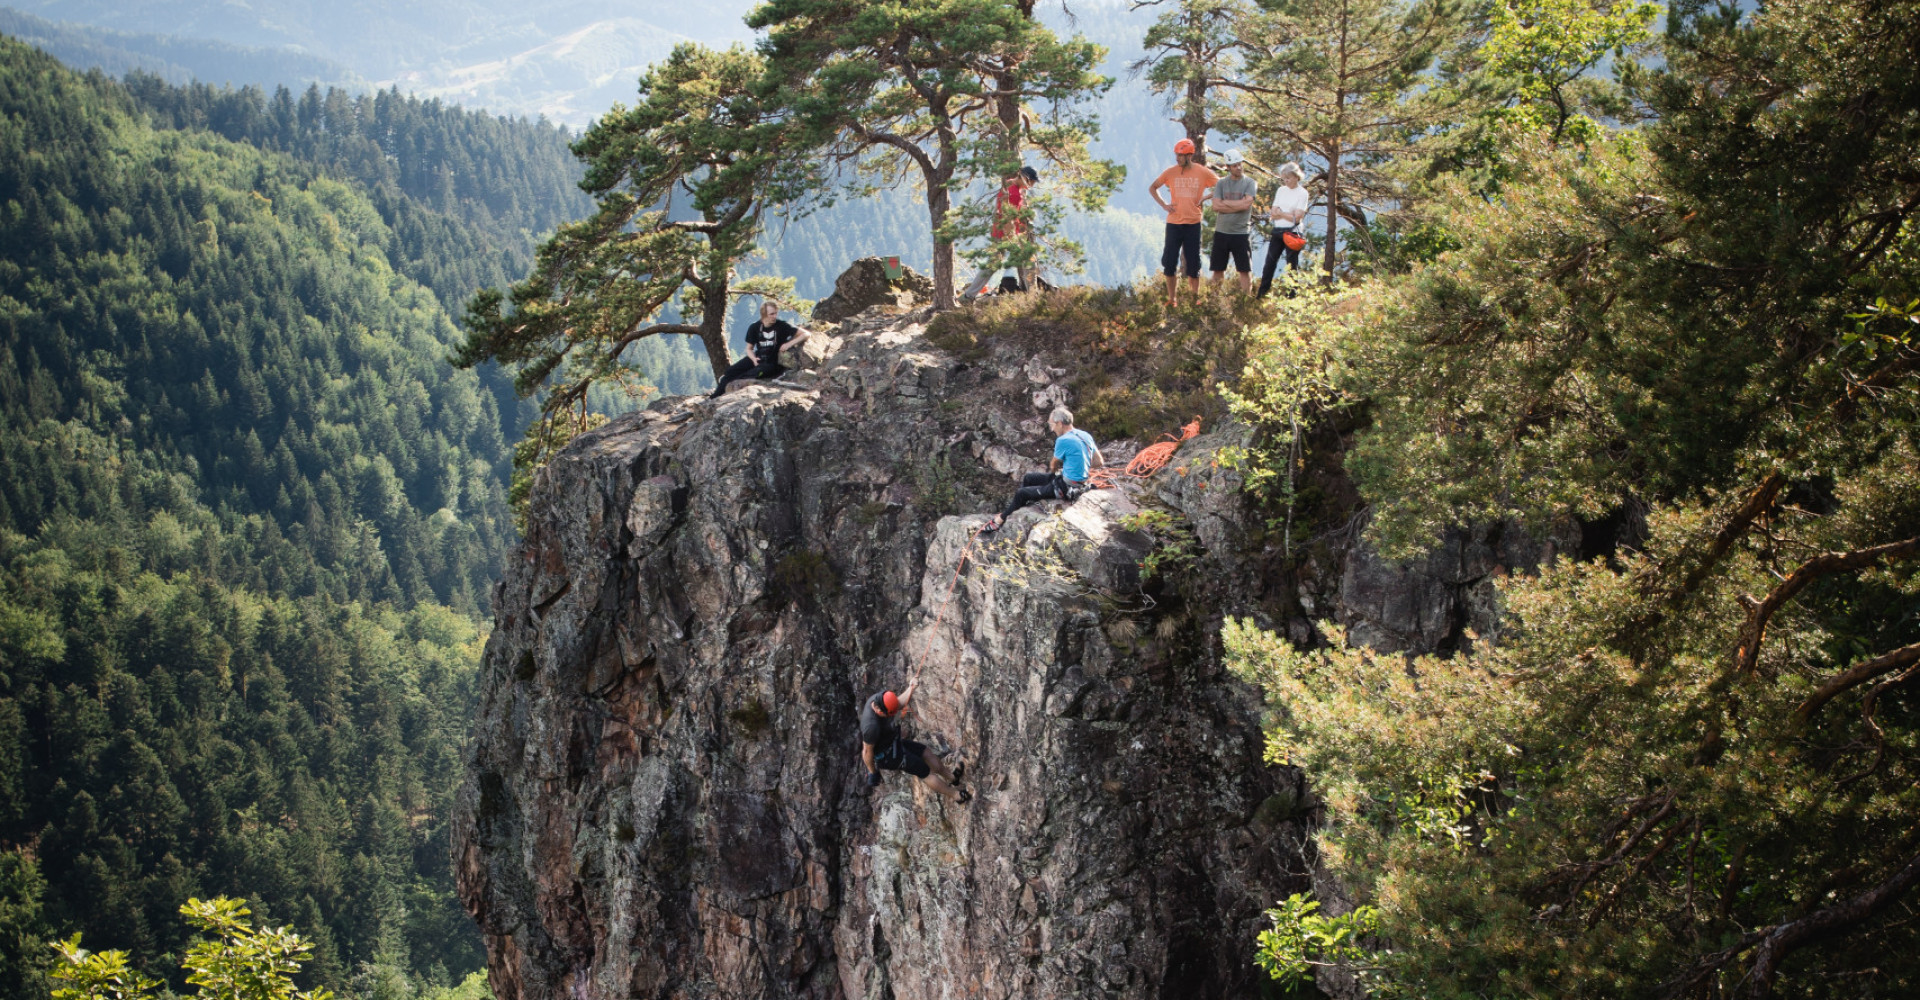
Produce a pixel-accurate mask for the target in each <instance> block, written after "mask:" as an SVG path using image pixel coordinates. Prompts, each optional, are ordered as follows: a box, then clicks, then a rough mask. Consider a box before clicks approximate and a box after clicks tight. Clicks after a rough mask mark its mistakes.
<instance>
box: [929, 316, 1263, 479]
mask: <svg viewBox="0 0 1920 1000" xmlns="http://www.w3.org/2000/svg"><path fill="white" fill-rule="evenodd" d="M1263 318H1265V309H1264V308H1263V306H1262V305H1261V304H1260V303H1259V302H1257V301H1255V300H1251V299H1243V298H1241V297H1239V295H1237V294H1235V293H1227V294H1225V295H1222V296H1219V297H1217V298H1216V297H1213V296H1209V295H1203V296H1202V297H1201V300H1200V301H1199V302H1198V303H1195V304H1193V305H1187V306H1182V307H1180V308H1179V309H1177V310H1175V311H1173V312H1172V313H1171V314H1169V312H1168V310H1167V308H1166V306H1165V305H1164V304H1163V303H1162V302H1161V299H1160V290H1159V286H1158V284H1157V283H1156V284H1145V283H1143V284H1141V285H1139V286H1136V287H1132V288H1087V287H1081V288H1063V289H1058V290H1056V291H1052V292H1045V293H1035V294H1025V295H1006V296H994V297H992V298H990V299H987V300H983V301H981V302H979V303H976V304H974V305H972V306H968V307H964V308H960V309H955V310H952V311H950V312H946V313H942V314H941V315H939V316H937V317H935V318H934V320H933V322H932V323H931V324H930V325H929V326H928V328H927V336H928V339H929V340H930V341H932V342H933V343H934V345H935V346H938V347H940V348H942V349H944V350H947V351H949V352H951V353H953V354H955V355H957V356H958V357H960V358H962V359H963V360H968V361H982V360H985V359H987V358H989V357H998V358H1001V359H1016V360H1017V359H1024V358H1027V357H1032V356H1041V357H1045V358H1047V359H1048V360H1049V361H1051V362H1052V363H1053V364H1055V365H1056V366H1059V367H1064V368H1067V369H1068V370H1069V371H1070V372H1072V374H1071V375H1069V376H1068V377H1067V379H1066V382H1067V385H1068V388H1070V389H1072V390H1073V396H1074V401H1075V402H1074V413H1075V415H1076V416H1077V418H1078V422H1079V423H1080V424H1081V425H1082V426H1086V427H1099V428H1100V429H1101V436H1102V437H1103V438H1116V439H1117V438H1132V439H1134V440H1137V441H1142V442H1146V441H1152V440H1154V439H1156V438H1158V437H1159V436H1160V435H1161V434H1163V433H1166V432H1168V431H1171V430H1173V429H1175V428H1177V427H1178V426H1179V425H1180V424H1182V423H1185V422H1186V421H1188V420H1191V419H1193V418H1194V417H1195V416H1199V417H1201V418H1202V419H1203V420H1204V421H1206V424H1207V425H1208V426H1212V425H1213V424H1214V423H1216V422H1218V420H1219V418H1221V417H1223V416H1224V415H1225V405H1224V404H1223V403H1222V402H1221V400H1220V392H1219V390H1220V386H1221V385H1222V384H1223V383H1229V382H1232V381H1234V380H1235V379H1238V378H1239V376H1240V370H1241V367H1242V365H1243V364H1244V363H1245V360H1246V351H1245V346H1244V343H1243V341H1242V338H1241V337H1240V331H1241V330H1243V329H1245V328H1246V327H1247V326H1248V325H1249V324H1252V323H1257V322H1259V321H1260V320H1261V319H1263Z"/></svg>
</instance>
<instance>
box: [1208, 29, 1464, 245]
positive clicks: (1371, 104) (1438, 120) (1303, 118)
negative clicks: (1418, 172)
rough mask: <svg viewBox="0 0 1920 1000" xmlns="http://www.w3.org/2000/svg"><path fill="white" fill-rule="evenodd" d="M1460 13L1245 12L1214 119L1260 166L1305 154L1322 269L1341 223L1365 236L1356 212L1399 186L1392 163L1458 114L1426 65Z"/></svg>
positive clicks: (1447, 44)
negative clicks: (1318, 218) (1225, 95)
mask: <svg viewBox="0 0 1920 1000" xmlns="http://www.w3.org/2000/svg"><path fill="white" fill-rule="evenodd" d="M1461 16H1462V11H1461V5H1460V4H1458V3H1455V2H1453V0H1268V2H1266V3H1263V4H1261V6H1260V8H1259V10H1258V11H1257V12H1256V13H1254V14H1253V15H1251V16H1249V17H1247V18H1244V19H1243V20H1242V23H1241V27H1240V45H1241V51H1242V55H1241V64H1242V67H1243V69H1242V72H1241V73H1240V74H1237V75H1235V77H1233V78H1232V79H1230V80H1228V81H1227V82H1226V83H1225V84H1224V86H1225V87H1226V88H1228V89H1231V90H1233V91H1234V92H1235V93H1234V98H1233V103H1232V106H1231V108H1230V109H1229V110H1228V111H1226V112H1224V113H1223V114H1221V115H1220V116H1218V121H1219V123H1220V125H1221V127H1222V128H1223V129H1225V130H1226V131H1228V132H1230V133H1233V134H1236V135H1242V136H1245V137H1246V139H1247V141H1248V143H1249V147H1250V149H1251V150H1252V151H1253V153H1254V154H1255V158H1256V159H1258V160H1261V161H1262V162H1267V163H1279V162H1281V161H1283V160H1290V159H1303V160H1307V162H1305V163H1303V164H1302V165H1303V166H1305V167H1308V168H1309V174H1310V176H1309V179H1308V181H1307V186H1308V187H1309V188H1311V189H1313V191H1314V195H1315V197H1316V199H1318V200H1319V201H1321V202H1323V203H1324V204H1325V205H1326V206H1327V208H1326V213H1327V214H1326V230H1325V235H1326V240H1325V243H1324V244H1323V263H1322V269H1323V270H1324V271H1325V272H1326V273H1327V275H1329V276H1331V275H1332V274H1333V270H1334V264H1335V261H1336V259H1337V253H1338V244H1339V240H1338V238H1337V233H1338V231H1339V225H1340V222H1341V220H1343V219H1344V220H1346V221H1347V222H1348V224H1349V225H1350V226H1355V225H1356V224H1357V226H1356V228H1355V231H1356V232H1357V233H1358V234H1360V236H1361V238H1362V240H1363V241H1364V239H1365V238H1366V235H1367V228H1366V224H1365V215H1364V211H1363V208H1364V207H1365V206H1369V205H1381V204H1388V203H1392V202H1393V201H1395V200H1396V199H1397V198H1398V197H1399V195H1400V194H1401V192H1400V191H1399V183H1398V181H1397V180H1396V178H1395V177H1394V176H1393V172H1392V171H1391V170H1389V169H1388V168H1389V167H1390V166H1391V165H1392V163H1393V162H1394V161H1395V160H1396V159H1397V158H1400V157H1405V156H1408V155H1411V153H1412V151H1413V150H1414V149H1415V147H1416V146H1417V144H1418V143H1419V141H1420V140H1421V139H1422V138H1424V137H1425V136H1427V135H1428V134H1429V133H1430V132H1431V131H1432V130H1434V129H1436V128H1439V127H1441V126H1442V125H1444V124H1446V123H1448V122H1450V121H1452V120H1453V118H1454V116H1455V115H1456V114H1457V111H1458V106H1459V101H1460V97H1459V95H1458V93H1456V92H1455V91H1454V90H1453V89H1452V88H1449V87H1444V86H1436V81H1435V79H1434V78H1433V76H1432V75H1431V73H1430V71H1431V70H1432V69H1434V68H1435V65H1436V63H1437V62H1438V60H1439V59H1440V57H1441V56H1442V54H1443V53H1444V52H1446V51H1447V50H1449V49H1450V48H1451V47H1453V46H1454V45H1455V44H1456V43H1457V42H1458V40H1459V38H1460V36H1461ZM1308 158H1311V159H1310V160H1309V159H1308ZM1315 161H1317V165H1316V163H1315Z"/></svg>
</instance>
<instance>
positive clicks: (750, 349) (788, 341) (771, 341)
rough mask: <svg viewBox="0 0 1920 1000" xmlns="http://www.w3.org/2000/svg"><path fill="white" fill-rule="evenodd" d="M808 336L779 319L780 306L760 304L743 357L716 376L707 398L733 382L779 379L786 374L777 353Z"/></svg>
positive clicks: (803, 329)
mask: <svg viewBox="0 0 1920 1000" xmlns="http://www.w3.org/2000/svg"><path fill="white" fill-rule="evenodd" d="M812 335H813V331H811V330H808V329H807V328H806V327H804V326H803V327H795V326H794V325H793V324H791V323H789V322H787V321H786V320H784V319H781V318H780V303H778V302H775V301H773V300H772V299H768V300H767V301H765V302H762V303H760V318H759V319H757V320H755V321H753V322H752V323H751V324H748V326H747V334H746V338H745V339H746V342H747V356H746V357H744V358H741V359H740V360H739V361H736V362H734V363H733V367H732V368H729V369H727V373H726V374H725V375H722V376H720V384H719V385H716V386H714V387H713V396H712V397H711V398H713V399H718V398H720V395H721V393H724V392H726V391H727V386H728V385H730V384H732V382H733V380H735V379H741V378H779V377H780V376H781V375H783V374H785V373H786V370H787V369H786V366H784V365H782V364H781V363H780V349H781V348H782V347H797V346H799V345H801V344H804V343H806V340H807V338H808V337H810V336H812Z"/></svg>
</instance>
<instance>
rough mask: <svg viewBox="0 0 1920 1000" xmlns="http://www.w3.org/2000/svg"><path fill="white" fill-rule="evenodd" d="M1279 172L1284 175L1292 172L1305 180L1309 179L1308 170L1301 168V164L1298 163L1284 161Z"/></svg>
mask: <svg viewBox="0 0 1920 1000" xmlns="http://www.w3.org/2000/svg"><path fill="white" fill-rule="evenodd" d="M1278 172H1279V174H1280V176H1282V177H1285V176H1287V175H1288V174H1292V175H1293V176H1295V177H1298V178H1300V179H1301V180H1303V181H1304V180H1306V179H1307V172H1306V171H1304V170H1302V169H1300V164H1298V163H1282V164H1280V170H1279V171H1278Z"/></svg>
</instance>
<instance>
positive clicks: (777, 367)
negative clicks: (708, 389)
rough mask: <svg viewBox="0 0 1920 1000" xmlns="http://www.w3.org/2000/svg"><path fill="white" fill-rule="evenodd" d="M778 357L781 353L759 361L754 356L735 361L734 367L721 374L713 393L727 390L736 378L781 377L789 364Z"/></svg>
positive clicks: (716, 393)
mask: <svg viewBox="0 0 1920 1000" xmlns="http://www.w3.org/2000/svg"><path fill="white" fill-rule="evenodd" d="M778 357H779V355H775V356H774V357H770V358H767V359H765V360H762V361H757V362H756V361H754V360H753V359H752V358H741V359H740V360H738V361H735V362H734V363H733V367H732V368H729V369H727V373H726V374H725V375H722V376H720V384H719V385H716V386H714V387H713V394H714V395H715V396H718V395H720V394H721V393H723V392H726V391H727V386H728V385H730V384H732V382H733V381H734V380H735V379H742V378H779V377H780V376H782V375H784V374H786V372H787V366H785V365H783V364H781V363H780V362H779V361H778V360H776V359H777V358H778Z"/></svg>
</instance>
